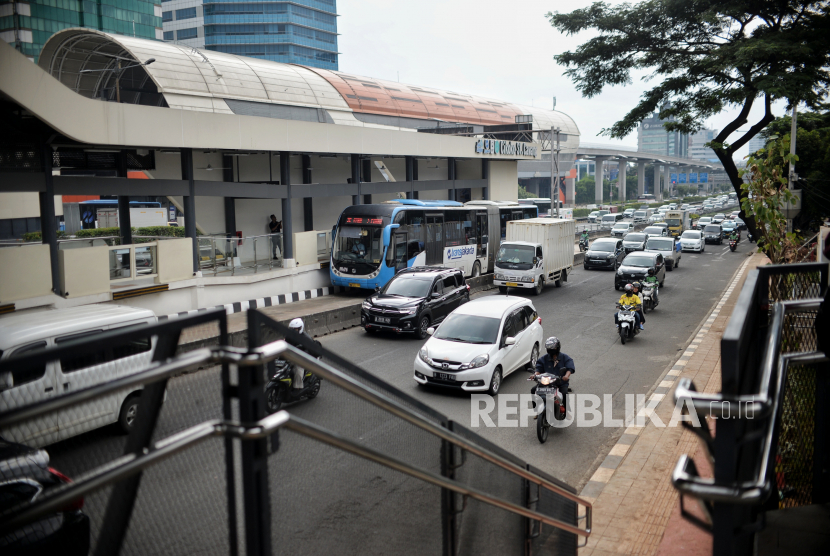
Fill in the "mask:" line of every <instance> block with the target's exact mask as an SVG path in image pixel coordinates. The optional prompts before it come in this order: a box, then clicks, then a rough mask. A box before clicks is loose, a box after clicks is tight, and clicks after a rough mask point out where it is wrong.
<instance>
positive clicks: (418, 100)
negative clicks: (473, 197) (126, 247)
mask: <svg viewBox="0 0 830 556" xmlns="http://www.w3.org/2000/svg"><path fill="white" fill-rule="evenodd" d="M150 58H154V59H155V61H154V62H153V63H152V64H150V65H147V66H139V67H136V68H133V69H130V70H127V71H126V72H125V73H124V74H123V75H122V78H121V84H120V86H119V91H118V92H119V94H120V95H121V98H122V102H129V103H134V104H150V105H157V106H164V105H166V106H169V107H171V108H179V109H185V110H197V111H205V112H218V113H228V114H231V113H235V112H234V110H232V109H231V107H230V106H229V105H228V103H227V102H225V101H226V100H240V101H248V102H256V103H268V104H277V105H284V106H289V107H290V106H294V107H306V108H314V109H324V110H326V111H328V113H329V115H330V116H331V120H329V119H321V120H320V121H334V123H337V124H341V125H342V124H346V125H359V126H367V127H387V128H388V127H397V126H394V125H384V124H380V123H365V122H361V121H359V120H358V119H356V118H355V117H354V116H353V115H352V113H366V114H377V115H386V116H402V117H406V118H414V119H422V120H427V121H434V120H441V121H446V122H455V123H466V124H474V125H498V124H513V123H514V122H515V116H517V115H522V114H532V115H533V121H534V128H536V129H550V128H551V127H553V126H558V127H560V128H561V129H562V132H563V133H566V134H568V135H569V139H568V141H567V143H566V145H563V146H566V147H569V148H575V147H576V146H577V145H578V136H579V128H578V127H577V126H576V123H575V122H574V121H573V119H571V118H570V117H569V116H567V115H566V114H564V113H562V112H557V111H552V110H544V109H541V108H531V107H527V106H519V105H516V104H512V103H509V102H503V101H499V100H494V99H488V98H484V97H479V96H474V95H467V94H461V93H455V92H452V91H445V90H441V89H435V88H431V87H419V86H414V85H405V84H401V83H397V82H392V81H385V80H381V79H374V78H367V77H362V76H356V75H350V74H348V73H344V72H336V71H329V70H322V69H317V68H308V67H305V66H299V65H295V64H283V63H279V62H272V61H270V60H261V59H258V58H249V57H243V56H236V55H233V54H225V53H222V52H216V51H212V50H200V49H196V48H191V47H186V46H181V45H177V44H174V43H169V42H161V41H153V40H148V39H140V38H135V37H127V36H123V35H114V34H110V33H104V32H102V31H96V30H93V29H80V28H72V29H65V30H63V31H60V32H58V33H55V34H54V35H52V37H51V38H50V39H49V40H48V41H47V42H46V44H45V45H44V47H43V50H42V52H41V55H40V58H39V61H38V64H39V65H40V66H41V67H42V68H43V69H44V70H46V71H47V72H49V73H50V74H51V75H52V76H54V77H55V78H57V79H58V80H59V81H61V82H62V83H63V84H64V85H66V86H67V87H69V88H70V89H72V90H74V91H75V92H77V93H79V94H82V95H84V96H87V97H90V98H104V99H107V100H112V99H113V95H114V93H113V91H115V83H114V79H115V78H114V72H111V71H98V70H108V69H113V68H116V67H118V66H117V64H118V63H119V62H120V63H122V65H123V64H130V63H136V62H145V61H147V60H148V59H150ZM130 72H131V73H130Z"/></svg>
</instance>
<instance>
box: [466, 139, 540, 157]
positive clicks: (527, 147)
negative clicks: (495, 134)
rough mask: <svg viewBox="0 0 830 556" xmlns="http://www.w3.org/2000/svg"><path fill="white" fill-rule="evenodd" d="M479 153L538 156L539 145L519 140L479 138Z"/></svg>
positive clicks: (477, 148) (477, 143) (477, 150)
mask: <svg viewBox="0 0 830 556" xmlns="http://www.w3.org/2000/svg"><path fill="white" fill-rule="evenodd" d="M476 152H477V153H478V154H498V155H502V156H532V157H534V158H536V153H537V152H538V150H537V146H536V145H533V144H530V143H522V142H519V141H500V140H498V139H479V140H478V141H476Z"/></svg>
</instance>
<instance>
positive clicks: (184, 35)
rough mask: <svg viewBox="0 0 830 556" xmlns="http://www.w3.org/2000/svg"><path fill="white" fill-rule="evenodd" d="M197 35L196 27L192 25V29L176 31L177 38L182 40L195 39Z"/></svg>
mask: <svg viewBox="0 0 830 556" xmlns="http://www.w3.org/2000/svg"><path fill="white" fill-rule="evenodd" d="M196 35H197V33H196V28H195V27H191V28H190V29H179V30H178V31H176V38H177V39H178V40H180V41H181V40H184V39H195V38H196Z"/></svg>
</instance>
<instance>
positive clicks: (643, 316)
mask: <svg viewBox="0 0 830 556" xmlns="http://www.w3.org/2000/svg"><path fill="white" fill-rule="evenodd" d="M641 289H643V285H642V284H640V282H632V283H631V290H632V291H633V292H634V295H636V296H637V297H639V298H640V308H639V309H638V310H637V314H638V315H640V323H641V326H640V330H642V325H643V324H645V323H646V313H645V311H643V294H642V293H640V290H641Z"/></svg>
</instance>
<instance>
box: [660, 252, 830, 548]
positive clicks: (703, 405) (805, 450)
mask: <svg viewBox="0 0 830 556" xmlns="http://www.w3.org/2000/svg"><path fill="white" fill-rule="evenodd" d="M827 279H828V265H827V264H822V263H812V264H798V265H768V266H765V267H759V268H758V269H757V270H753V271H752V272H750V274H749V276H748V277H747V279H746V282H745V284H744V287H743V289H742V290H741V293H740V297H739V299H738V303H737V304H736V307H735V309H734V311H733V313H732V316H731V317H730V319H729V323H728V325H727V328H726V330H725V332H724V335H723V338H722V340H721V357H722V369H721V374H722V387H721V392H720V393H718V394H708V393H699V392H697V391H696V388H695V386H694V384H693V383H692V382H691V381H690V380H688V379H683V380H681V381H679V382H678V386H677V388H676V390H675V394H674V396H675V401H676V402H677V403H683V404H684V405H683V407H684V408H686V409H688V408H692V410H693V411H695V412H696V413H697V414H698V416H700V417H706V416H711V417H713V418H715V419H717V420H716V434H715V435H714V436H713V435H712V434H711V432H710V429H709V427H708V426H707V425H704V426H702V427H690V426H689V425H688V423H685V422H684V423H683V425H684V426H687V427H688V428H690V430H692V431H693V432H694V433H695V434H696V435H697V436H698V437H699V438H700V440H701V441H702V444H703V446H704V448H705V453H706V455H707V456H708V458H709V459H710V461H712V462H713V468H714V477H713V478H711V479H708V478H702V477H700V475H699V473H698V470H697V468H696V466H695V464H694V461H693V460H692V459H691V458H689V457H688V456H685V455H684V456H683V457H681V458H680V460H679V461H678V462H677V465H676V466H675V469H674V472H673V473H672V483H673V485H674V486H675V488H676V489H677V490H678V491H680V493H681V501H680V502H681V513H682V515H683V516H684V517H685V518H686V519H687V520H689V521H691V522H692V523H694V524H696V525H698V526H699V527H702V528H704V529H706V530H707V531H710V532H712V533H713V554H715V555H716V556H725V555H729V556H732V555H741V556H743V555H749V554H752V553H753V550H754V547H755V533H757V532H758V531H760V530H762V529H763V528H764V517H763V512H764V511H772V510H776V509H779V508H786V507H792V506H797V505H803V504H810V503H819V502H822V501H824V502H826V501H828V500H830V485H828V481H827V480H826V478H825V477H824V471H823V469H824V467H825V464H824V463H822V462H825V461H826V460H827V459H828V457H830V447H828V446H827V442H826V440H825V438H824V437H825V433H823V432H822V431H824V430H826V427H827V426H828V424H830V406H828V403H827V401H826V400H824V398H823V396H822V395H819V392H823V391H826V389H827V384H828V372H827V371H830V366H828V362H830V359H828V357H827V354H825V353H823V352H821V351H819V348H818V336H817V334H818V331H817V330H816V324H815V323H816V316H817V314H818V311H819V308H820V305H821V303H822V299H821V296H823V295H824V293H825V292H826V291H827ZM771 303H772V306H771V305H770V304H771ZM704 422H705V421H704ZM684 496H689V497H692V498H694V499H697V500H698V501H699V502H700V505H701V508H702V510H703V515H704V516H705V517H704V519H700V518H698V517H695V516H694V515H693V514H692V513H689V512H688V511H686V509H685V507H684V502H683V497H684Z"/></svg>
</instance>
